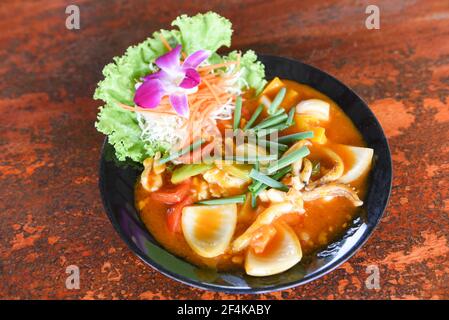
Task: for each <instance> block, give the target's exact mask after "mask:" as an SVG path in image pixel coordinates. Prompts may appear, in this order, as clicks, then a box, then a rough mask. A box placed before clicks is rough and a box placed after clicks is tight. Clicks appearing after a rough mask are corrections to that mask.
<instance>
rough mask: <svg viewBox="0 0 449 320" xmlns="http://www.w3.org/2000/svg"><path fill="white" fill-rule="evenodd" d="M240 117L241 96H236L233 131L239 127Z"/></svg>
mask: <svg viewBox="0 0 449 320" xmlns="http://www.w3.org/2000/svg"><path fill="white" fill-rule="evenodd" d="M241 117H242V97H240V96H238V97H237V98H236V99H235V109H234V127H233V129H234V131H235V130H237V129H238V128H239V127H240V118H241Z"/></svg>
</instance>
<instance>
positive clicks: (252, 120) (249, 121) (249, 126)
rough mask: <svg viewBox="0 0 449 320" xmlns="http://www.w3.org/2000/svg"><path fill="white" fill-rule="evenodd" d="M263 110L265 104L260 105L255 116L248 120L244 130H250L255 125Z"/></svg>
mask: <svg viewBox="0 0 449 320" xmlns="http://www.w3.org/2000/svg"><path fill="white" fill-rule="evenodd" d="M262 110H263V104H260V105H259V106H258V107H257V109H256V110H255V111H254V113H253V115H252V116H251V118H250V119H249V120H248V122H247V123H246V124H245V127H244V128H243V130H248V129H250V128H251V126H252V125H253V123H254V122H255V121H256V120H257V118H258V117H259V116H260V114H261V113H262Z"/></svg>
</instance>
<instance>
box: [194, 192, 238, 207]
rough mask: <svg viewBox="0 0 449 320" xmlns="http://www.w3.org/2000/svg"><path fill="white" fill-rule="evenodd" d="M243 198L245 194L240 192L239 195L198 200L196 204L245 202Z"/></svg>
mask: <svg viewBox="0 0 449 320" xmlns="http://www.w3.org/2000/svg"><path fill="white" fill-rule="evenodd" d="M245 199H246V196H245V195H244V194H242V195H240V196H234V197H227V198H219V199H211V200H203V201H198V202H197V204H208V205H217V204H230V203H243V202H245Z"/></svg>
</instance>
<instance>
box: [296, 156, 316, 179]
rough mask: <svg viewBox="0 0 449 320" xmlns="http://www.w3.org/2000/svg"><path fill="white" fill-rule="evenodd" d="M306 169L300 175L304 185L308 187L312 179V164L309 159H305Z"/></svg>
mask: <svg viewBox="0 0 449 320" xmlns="http://www.w3.org/2000/svg"><path fill="white" fill-rule="evenodd" d="M303 162H304V168H303V169H302V171H301V174H300V175H299V178H300V180H301V182H302V183H304V184H305V185H307V184H308V183H309V180H310V177H311V176H312V170H313V166H312V162H311V161H310V160H309V159H306V158H305V159H304V161H303Z"/></svg>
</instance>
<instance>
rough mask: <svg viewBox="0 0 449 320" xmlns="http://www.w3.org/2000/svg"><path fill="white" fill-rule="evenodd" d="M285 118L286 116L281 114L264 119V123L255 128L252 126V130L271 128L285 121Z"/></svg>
mask: <svg viewBox="0 0 449 320" xmlns="http://www.w3.org/2000/svg"><path fill="white" fill-rule="evenodd" d="M287 118H288V115H286V114H285V113H281V114H279V115H277V116H272V117H268V118H267V119H265V120H264V121H262V122H261V123H259V124H258V125H257V126H254V128H253V129H254V130H260V129H265V128H268V127H272V126H274V125H277V124H279V123H282V122H284V121H285V120H287Z"/></svg>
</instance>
